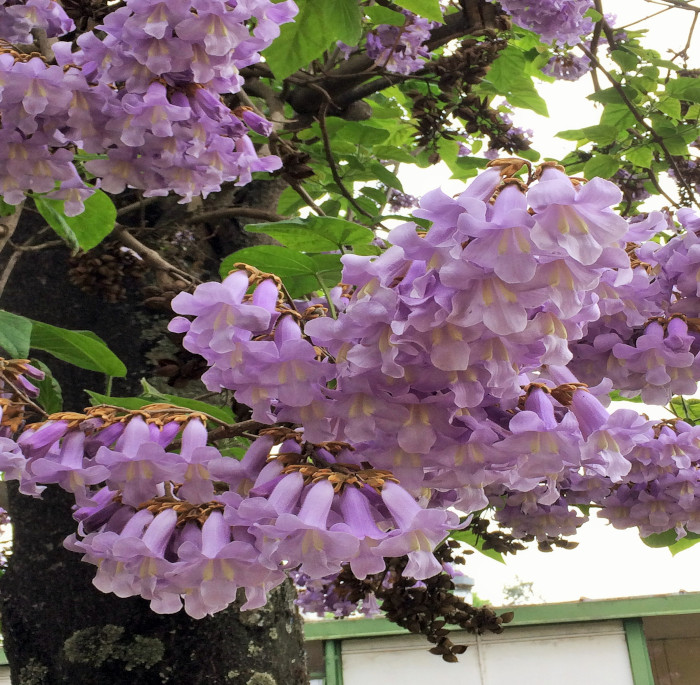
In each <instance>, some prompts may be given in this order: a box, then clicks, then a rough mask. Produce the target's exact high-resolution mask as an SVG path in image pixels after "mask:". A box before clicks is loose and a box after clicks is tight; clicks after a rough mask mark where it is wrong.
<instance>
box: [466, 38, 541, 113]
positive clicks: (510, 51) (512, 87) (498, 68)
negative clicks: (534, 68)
mask: <svg viewBox="0 0 700 685" xmlns="http://www.w3.org/2000/svg"><path fill="white" fill-rule="evenodd" d="M527 66H528V58H527V57H526V56H525V54H524V52H523V51H522V50H521V49H520V48H519V47H517V46H516V45H509V46H508V47H507V48H505V50H501V52H500V53H499V55H498V57H497V58H496V60H495V61H494V62H493V64H492V65H491V69H490V70H489V73H488V74H487V75H486V77H485V79H484V81H483V83H482V84H481V85H480V86H479V89H480V90H485V91H487V92H491V93H494V94H496V95H505V96H506V97H507V98H508V102H509V103H510V104H511V105H513V106H514V107H524V108H526V109H531V110H532V111H533V112H537V114H541V115H542V116H548V112H547V103H546V102H545V101H544V100H543V99H542V98H541V97H540V95H539V94H538V93H537V90H536V89H535V85H534V83H533V82H532V77H531V76H530V75H528V74H527Z"/></svg>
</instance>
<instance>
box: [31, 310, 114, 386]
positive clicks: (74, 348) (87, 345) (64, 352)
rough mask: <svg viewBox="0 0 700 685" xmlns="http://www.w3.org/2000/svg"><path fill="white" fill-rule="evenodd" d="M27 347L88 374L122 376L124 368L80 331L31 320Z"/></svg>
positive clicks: (91, 338) (106, 350)
mask: <svg viewBox="0 0 700 685" xmlns="http://www.w3.org/2000/svg"><path fill="white" fill-rule="evenodd" d="M32 324H33V326H32V335H31V347H33V348H34V349H37V350H43V351H44V352H48V353H49V354H52V355H53V356H54V357H56V358H58V359H61V360H63V361H64V362H68V363H69V364H73V365H74V366H78V367H80V368H81V369H87V370H88V371H98V372H99V373H104V374H106V375H107V376H116V377H119V378H121V377H123V376H126V367H125V366H124V364H123V363H122V362H121V361H120V359H119V358H118V357H117V356H116V355H115V354H114V352H112V351H111V350H110V349H109V348H108V347H107V345H105V344H104V343H103V342H102V341H100V340H96V339H95V338H93V337H92V336H90V335H86V334H85V333H82V332H81V331H69V330H67V329H65V328H58V327H57V326H51V325H49V324H47V323H42V322H40V321H32Z"/></svg>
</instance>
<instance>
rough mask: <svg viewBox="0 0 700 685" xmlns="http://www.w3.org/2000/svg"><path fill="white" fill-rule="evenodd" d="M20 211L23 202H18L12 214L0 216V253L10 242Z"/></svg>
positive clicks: (22, 207)
mask: <svg viewBox="0 0 700 685" xmlns="http://www.w3.org/2000/svg"><path fill="white" fill-rule="evenodd" d="M22 209H24V202H20V204H18V205H17V207H16V208H15V211H14V212H12V214H9V215H8V216H0V252H2V250H3V249H4V247H5V245H7V243H8V242H9V241H10V240H11V238H12V235H13V234H14V232H15V229H16V228H17V223H18V222H19V218H20V216H21V215H22Z"/></svg>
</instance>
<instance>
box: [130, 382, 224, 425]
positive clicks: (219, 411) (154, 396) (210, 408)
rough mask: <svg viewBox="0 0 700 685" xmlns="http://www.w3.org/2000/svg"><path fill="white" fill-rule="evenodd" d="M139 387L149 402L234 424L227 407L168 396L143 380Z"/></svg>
mask: <svg viewBox="0 0 700 685" xmlns="http://www.w3.org/2000/svg"><path fill="white" fill-rule="evenodd" d="M141 387H142V388H143V395H142V397H143V398H144V399H145V400H148V401H149V402H167V403H168V404H174V405H175V406H176V407H185V408H186V409H194V410H195V411H201V412H202V413H203V414H209V415H210V416H213V417H214V418H215V419H219V421H223V422H224V423H236V416H235V415H234V413H233V411H231V409H229V408H228V407H221V406H219V405H214V404H209V402H202V401H201V400H193V399H190V398H189V397H180V396H179V395H168V394H166V393H164V392H160V390H158V389H157V388H155V387H154V386H152V385H151V384H150V383H149V382H148V381H146V380H145V379H141Z"/></svg>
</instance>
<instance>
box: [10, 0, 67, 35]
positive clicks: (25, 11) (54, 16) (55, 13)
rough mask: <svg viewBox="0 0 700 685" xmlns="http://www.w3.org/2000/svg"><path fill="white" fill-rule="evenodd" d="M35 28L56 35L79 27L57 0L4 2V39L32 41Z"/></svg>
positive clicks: (11, 0)
mask: <svg viewBox="0 0 700 685" xmlns="http://www.w3.org/2000/svg"><path fill="white" fill-rule="evenodd" d="M32 29H42V30H44V31H46V35H47V37H48V38H56V37H57V36H62V35H64V34H66V33H68V32H69V31H72V30H73V29H75V24H74V23H73V20H72V19H71V18H70V17H69V16H68V15H67V14H66V13H65V11H64V9H63V7H61V5H60V4H59V3H58V2H56V1H55V0H2V2H0V36H2V38H3V39H4V40H6V41H8V42H9V43H32V42H33V41H34V37H33V36H32Z"/></svg>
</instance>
